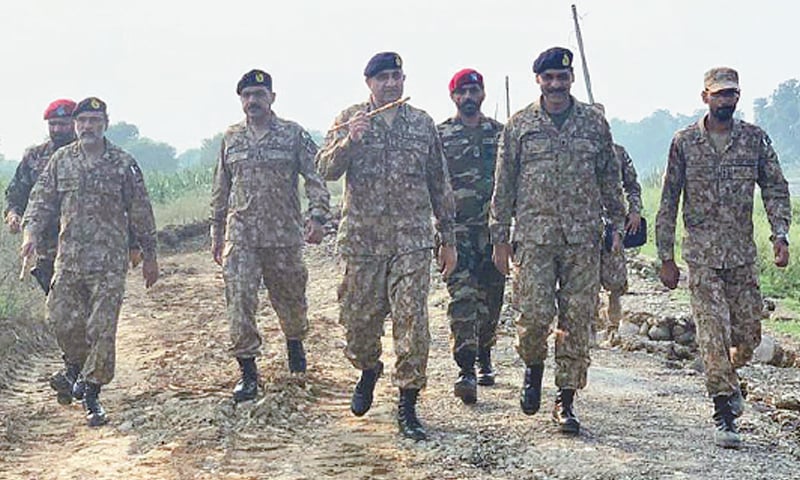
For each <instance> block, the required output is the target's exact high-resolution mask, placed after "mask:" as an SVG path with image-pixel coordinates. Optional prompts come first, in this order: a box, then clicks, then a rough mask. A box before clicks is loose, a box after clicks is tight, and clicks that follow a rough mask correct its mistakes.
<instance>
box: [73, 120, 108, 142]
mask: <svg viewBox="0 0 800 480" xmlns="http://www.w3.org/2000/svg"><path fill="white" fill-rule="evenodd" d="M107 126H108V117H106V114H105V113H102V112H82V113H80V114H78V116H77V117H76V118H75V133H76V135H77V136H78V140H80V141H81V143H84V144H87V145H94V144H97V143H99V142H101V141H103V136H104V134H105V131H106V127H107Z"/></svg>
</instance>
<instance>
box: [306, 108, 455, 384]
mask: <svg viewBox="0 0 800 480" xmlns="http://www.w3.org/2000/svg"><path fill="white" fill-rule="evenodd" d="M372 108H374V107H373V106H372V104H371V103H369V102H366V103H361V104H357V105H353V106H352V107H350V108H348V109H346V110H345V111H343V112H342V113H341V114H340V115H339V116H338V117H337V119H336V123H337V124H339V123H343V122H346V121H348V120H349V119H350V118H351V117H352V116H353V115H354V114H355V113H356V112H358V111H369V110H371V109H372ZM317 167H318V169H319V170H320V172H321V173H322V175H323V176H324V177H325V179H327V180H336V179H338V178H340V177H341V176H342V175H344V174H347V176H346V177H345V192H344V203H343V208H342V222H341V225H340V226H339V238H338V241H339V252H340V254H341V255H342V256H343V258H344V262H345V265H346V267H345V272H344V279H343V281H342V284H341V287H340V289H339V304H340V307H341V308H340V322H341V324H342V325H343V326H344V327H345V329H346V335H347V347H346V349H345V354H346V356H347V358H349V359H350V361H351V362H352V363H353V365H354V366H355V367H356V368H359V369H361V370H365V369H372V368H374V367H376V365H377V362H378V358H379V357H380V354H381V342H380V337H381V335H380V334H381V333H382V332H383V321H384V320H385V318H386V315H387V314H389V315H391V317H392V322H393V326H392V331H393V335H394V348H395V353H396V357H397V362H396V365H395V372H394V384H395V385H396V386H398V387H400V388H402V389H419V388H422V387H424V386H425V383H426V366H427V361H428V344H429V341H430V334H429V332H428V307H427V299H428V289H429V284H430V259H431V248H432V247H433V229H432V222H431V217H432V216H433V215H435V217H436V219H437V222H436V228H437V230H438V234H439V236H440V238H441V239H442V240H443V242H444V243H446V244H448V245H454V244H455V238H454V235H453V216H454V209H455V206H454V203H453V193H452V191H451V188H450V183H449V182H448V175H447V164H446V163H445V160H444V156H443V155H442V147H441V142H440V140H439V135H438V133H437V131H436V125H435V124H434V123H433V120H432V119H431V118H430V117H429V116H428V115H427V114H426V113H425V112H423V111H422V110H418V109H416V108H413V107H411V106H409V105H407V104H405V105H402V106H400V107H399V108H398V112H397V116H396V117H395V119H394V122H393V123H392V125H389V124H387V123H386V121H384V119H383V118H382V117H381V116H376V117H373V119H372V120H371V125H370V128H369V130H368V131H366V132H365V133H364V137H363V139H362V140H361V141H360V142H358V143H355V142H351V140H350V139H349V137H348V133H347V130H346V129H342V130H338V131H333V132H330V133H329V134H328V136H327V138H326V139H325V147H324V148H323V149H322V150H320V152H319V154H318V156H317Z"/></svg>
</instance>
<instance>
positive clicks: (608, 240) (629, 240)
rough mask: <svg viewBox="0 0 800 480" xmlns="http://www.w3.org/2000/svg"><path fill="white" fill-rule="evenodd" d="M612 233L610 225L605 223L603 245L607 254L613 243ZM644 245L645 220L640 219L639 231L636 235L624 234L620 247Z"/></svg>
mask: <svg viewBox="0 0 800 480" xmlns="http://www.w3.org/2000/svg"><path fill="white" fill-rule="evenodd" d="M626 220H627V218H626ZM613 233H614V232H613V231H612V230H611V224H610V223H607V224H606V229H605V233H604V235H603V237H604V238H603V241H604V243H605V248H606V251H607V252H610V251H611V246H612V244H613V243H614V237H613ZM645 243H647V219H646V218H644V217H642V223H641V224H639V230H638V231H637V232H636V233H625V236H624V237H622V247H623V248H636V247H641V246H642V245H644V244H645Z"/></svg>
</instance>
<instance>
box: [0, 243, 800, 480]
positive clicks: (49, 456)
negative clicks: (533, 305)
mask: <svg viewBox="0 0 800 480" xmlns="http://www.w3.org/2000/svg"><path fill="white" fill-rule="evenodd" d="M306 257H307V262H308V266H309V271H310V272H311V281H310V284H309V302H310V312H311V314H310V316H311V324H312V331H311V334H310V337H309V339H308V341H307V343H306V345H307V346H306V348H307V350H308V353H309V365H310V368H309V372H308V374H307V376H306V377H305V378H299V377H293V376H291V375H289V374H288V369H287V367H286V362H285V346H284V342H283V339H282V336H281V334H280V331H279V329H278V324H277V320H276V318H275V315H274V312H273V311H272V310H271V308H270V307H269V305H268V302H266V301H265V302H263V303H262V306H261V308H260V318H259V322H260V325H261V327H262V331H263V332H264V334H265V341H266V345H265V355H264V356H263V357H262V358H261V359H259V368H260V371H261V374H262V381H263V383H264V393H263V395H262V396H261V397H260V398H259V400H258V401H256V402H250V403H249V404H246V405H241V406H238V407H236V408H234V406H233V404H232V403H231V401H230V400H229V398H228V397H229V392H230V390H231V388H232V386H233V384H234V383H235V380H236V374H237V370H236V366H235V362H234V361H233V359H231V358H230V357H229V356H228V355H227V353H226V345H227V341H228V330H227V323H226V320H225V317H224V299H223V293H222V276H221V271H220V269H219V268H218V267H216V266H215V265H214V264H213V263H212V262H211V261H210V258H209V256H208V255H207V254H206V253H197V252H195V253H181V254H175V255H172V256H167V257H164V258H163V259H162V270H163V277H162V279H161V281H160V282H159V283H158V284H157V285H156V287H154V288H153V289H152V290H150V291H145V290H144V289H143V288H142V285H141V279H140V278H139V277H138V276H133V275H132V276H131V278H130V279H129V284H128V292H127V295H126V300H125V306H124V308H123V312H122V317H121V321H120V325H119V336H118V354H117V362H118V363H117V376H116V378H115V380H114V381H113V383H111V384H110V385H109V386H108V387H107V388H106V389H105V390H104V391H103V395H102V398H103V399H104V402H105V406H106V408H107V410H108V411H109V414H110V419H111V421H110V424H109V425H108V426H106V427H103V428H99V429H89V428H87V427H86V426H85V423H84V420H83V415H82V412H81V409H80V407H79V406H78V405H75V404H73V405H72V406H70V407H63V406H60V405H57V404H56V402H55V400H54V397H53V394H52V392H51V391H50V390H49V388H48V387H47V382H46V380H47V378H48V376H49V374H50V373H51V372H52V371H55V370H56V369H57V368H58V363H59V362H58V361H59V359H58V357H57V355H56V352H55V351H48V352H42V353H41V354H39V355H38V356H32V357H30V358H28V359H26V361H25V362H24V364H23V365H22V367H23V368H20V369H19V371H18V373H17V375H16V380H15V381H14V382H12V384H11V387H10V388H9V389H6V390H0V414H2V416H3V417H4V421H3V423H2V424H0V427H2V426H5V430H4V431H0V478H2V479H73V478H74V479H87V478H92V479H96V478H101V479H106V478H108V479H116V478H123V479H212V478H214V479H216V478H226V479H260V478H264V479H320V478H341V479H383V478H386V479H437V480H441V479H462V478H468V479H504V478H508V479H549V478H559V479H561V478H563V479H571V478H576V479H578V478H580V479H623V478H630V479H633V478H637V479H639V478H641V479H653V478H669V479H684V478H698V479H700V478H743V479H744V478H770V479H790V478H798V473H797V472H798V471H800V434H799V433H798V431H797V425H798V418H800V417H798V415H797V412H796V411H793V410H791V409H788V410H780V409H777V408H775V406H774V405H772V404H771V400H770V399H773V398H778V397H779V396H781V395H784V394H791V393H792V392H795V393H796V392H798V391H800V375H798V371H797V370H796V369H776V368H773V367H766V366H758V367H748V368H747V369H746V374H748V375H750V376H751V377H752V378H753V379H752V383H753V385H754V389H755V391H756V392H757V393H756V394H755V396H754V399H755V400H756V401H754V402H751V404H750V405H749V407H750V408H749V409H748V411H747V412H746V413H745V416H744V417H743V418H742V420H741V427H742V431H743V432H744V436H745V442H746V443H745V446H744V448H742V449H741V450H739V451H723V450H720V449H717V448H715V447H714V446H713V444H712V441H711V435H712V433H711V420H710V415H711V406H710V402H709V400H708V399H707V398H706V397H705V394H704V388H703V384H702V377H701V376H700V375H698V374H697V372H696V371H695V370H693V369H692V368H691V363H692V362H690V361H687V362H683V363H680V362H678V363H677V364H676V362H674V361H667V360H666V359H664V358H661V357H659V356H657V355H650V354H647V353H643V352H625V351H621V350H616V349H602V348H601V349H597V350H594V352H593V365H592V367H591V369H590V375H589V377H590V380H589V387H588V388H587V389H586V390H585V391H584V392H582V393H581V395H580V397H579V399H578V403H577V406H578V413H579V415H580V417H581V420H582V422H583V424H584V426H585V428H584V430H583V433H582V434H581V435H580V437H578V438H569V437H563V436H561V435H560V434H559V433H558V432H557V430H556V428H555V427H554V426H553V424H552V423H551V421H550V417H549V413H550V412H549V410H550V408H551V407H552V400H553V397H554V395H555V388H554V387H553V382H552V368H551V365H548V369H547V371H546V378H545V385H546V388H545V393H546V397H547V404H546V405H545V406H544V407H543V410H542V412H540V413H539V414H538V415H536V416H534V417H527V416H525V415H523V414H522V413H521V411H520V410H519V403H518V392H519V390H518V389H519V384H520V377H521V373H522V364H521V363H520V361H519V360H518V358H517V356H516V354H515V352H514V349H513V343H514V332H513V329H512V327H511V323H510V317H511V313H510V312H505V313H504V318H503V322H502V324H501V328H500V329H501V333H500V339H499V345H498V347H497V353H496V355H495V356H496V363H497V367H498V380H499V381H498V384H497V385H496V386H494V387H489V388H483V389H482V390H481V391H480V392H479V403H478V404H477V405H476V406H474V407H467V406H464V405H462V404H461V403H460V402H459V401H458V400H457V399H456V398H454V397H453V395H452V382H453V380H454V375H455V373H456V371H455V366H454V365H453V362H452V360H451V357H450V353H449V331H448V327H447V321H446V316H445V308H446V301H447V292H446V290H445V289H444V287H443V285H442V284H441V282H440V281H435V282H434V283H435V284H434V286H433V288H432V295H431V298H430V313H431V334H432V338H433V344H432V346H431V359H430V367H429V375H430V380H429V387H428V389H427V390H426V391H425V392H424V393H423V396H422V400H421V404H420V407H419V410H420V416H421V418H422V420H423V422H424V423H425V424H426V426H427V427H428V431H429V435H430V440H428V441H426V442H420V443H414V442H411V441H408V440H404V439H401V438H400V437H399V436H398V435H397V433H396V426H395V423H394V410H395V404H396V391H395V389H394V388H392V387H391V384H390V382H389V381H388V378H389V377H388V376H386V377H384V378H383V379H382V380H381V382H380V383H379V386H378V392H377V396H376V400H375V404H374V406H373V409H372V410H371V411H370V413H368V414H367V415H366V416H365V417H363V418H355V417H353V416H352V415H351V414H350V412H349V408H348V402H349V394H350V391H351V388H352V386H353V384H354V383H355V380H356V378H357V371H355V370H354V369H353V368H352V367H351V366H350V365H349V363H348V362H347V361H346V360H345V359H344V356H343V354H342V351H341V350H342V346H343V340H342V339H343V330H342V329H341V327H339V325H338V324H337V322H336V319H337V305H336V299H335V295H336V293H335V292H336V285H337V284H338V280H339V269H338V267H337V265H336V263H335V260H334V259H333V251H332V247H331V245H330V244H328V245H323V246H319V247H312V248H310V249H308V251H307V255H306ZM632 291H633V294H632V295H630V296H628V297H626V298H625V302H626V303H625V308H626V310H628V311H636V309H637V308H650V309H652V308H660V307H659V302H661V305H662V306H664V308H666V306H665V305H664V302H665V298H666V297H665V296H664V295H663V294H662V293H661V292H660V291H659V289H658V288H657V287H656V286H655V284H654V283H653V282H652V281H650V280H646V279H642V278H637V279H634V281H633V285H632ZM262 298H263V297H262ZM659 299H660V300H659ZM672 308H674V306H673V307H672ZM389 328H390V327H389V326H388V324H387V330H388V329H389ZM384 341H385V345H384V347H385V349H384V351H385V352H386V353H385V356H386V357H387V358H386V359H385V361H386V360H388V361H386V363H387V365H391V364H392V362H393V359H392V355H391V352H392V348H391V335H386V336H385V340H384Z"/></svg>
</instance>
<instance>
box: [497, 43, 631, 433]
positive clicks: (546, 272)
mask: <svg viewBox="0 0 800 480" xmlns="http://www.w3.org/2000/svg"><path fill="white" fill-rule="evenodd" d="M533 71H534V73H535V74H536V81H537V83H539V85H540V86H541V90H542V97H541V99H539V100H537V101H536V102H534V103H533V104H531V105H529V106H528V107H526V108H524V109H523V110H522V111H520V112H517V113H516V114H515V115H514V116H513V117H511V119H510V120H509V122H508V124H506V126H505V128H504V130H503V133H502V135H501V136H500V142H499V146H498V153H497V169H496V171H495V187H494V195H493V197H492V204H491V214H490V215H491V216H490V229H491V233H492V242H493V244H494V252H493V259H494V262H495V264H496V266H497V268H498V270H500V271H501V272H503V273H504V274H507V273H508V271H509V260H511V259H512V257H513V258H514V264H515V267H516V269H515V270H516V272H515V278H514V297H515V303H516V304H517V306H518V308H519V309H520V311H521V313H520V316H519V318H518V320H517V332H518V336H519V344H518V346H517V351H518V352H519V355H520V357H521V358H522V360H523V361H524V362H525V365H526V369H525V376H524V383H523V387H522V392H521V397H520V405H521V407H522V411H523V412H524V413H526V414H529V415H532V414H534V413H536V412H537V411H538V410H539V405H540V401H541V388H542V374H543V371H544V361H545V358H546V356H547V337H548V335H549V333H551V331H553V330H551V324H552V321H553V317H555V316H556V315H557V316H558V328H557V329H556V330H555V333H556V335H555V337H556V342H555V360H556V372H555V382H556V386H557V387H558V395H557V397H556V407H555V410H554V417H555V419H556V420H557V422H558V423H559V425H560V427H561V430H562V431H563V432H565V433H578V431H579V429H580V423H579V421H578V418H577V417H576V415H575V413H574V409H573V400H574V395H575V392H576V390H578V389H581V388H583V387H584V386H585V385H586V372H587V369H588V367H589V339H590V334H591V328H592V324H593V323H594V318H595V314H596V301H597V295H598V293H599V287H600V285H599V266H600V251H599V249H600V245H599V243H600V230H601V226H600V225H601V216H602V215H603V214H604V213H605V215H606V216H607V217H608V219H609V221H610V222H611V223H612V225H613V226H615V227H617V228H621V227H622V222H623V219H624V206H623V204H622V191H621V186H620V181H619V178H620V177H619V175H620V174H619V167H618V165H617V163H616V160H615V158H614V152H613V144H612V141H611V132H610V130H609V127H608V123H606V121H605V118H604V117H603V115H602V114H600V112H598V111H597V110H596V109H594V108H592V107H591V106H590V105H587V104H584V103H581V102H578V101H577V100H576V99H575V98H574V97H572V96H571V95H570V93H569V92H570V87H571V85H572V83H573V81H574V78H575V77H574V75H573V71H572V52H570V51H569V50H567V49H564V48H558V47H556V48H551V49H549V50H547V51H545V52H543V53H542V54H541V55H540V56H539V57H538V58H537V59H536V61H535V62H534V64H533ZM512 218H515V219H516V224H515V228H514V238H513V239H512V238H510V236H509V235H510V233H509V231H510V227H511V221H512ZM613 236H614V238H613V248H614V250H618V249H619V248H620V246H621V237H620V235H619V233H618V232H614V234H613ZM512 241H513V242H514V244H515V245H516V251H514V248H513V247H512V244H511V242H512Z"/></svg>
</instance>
